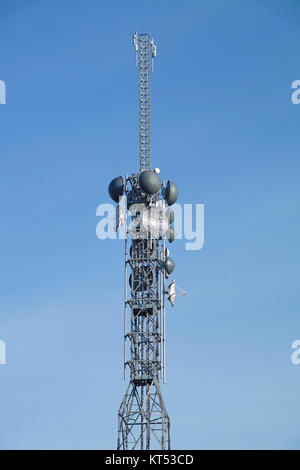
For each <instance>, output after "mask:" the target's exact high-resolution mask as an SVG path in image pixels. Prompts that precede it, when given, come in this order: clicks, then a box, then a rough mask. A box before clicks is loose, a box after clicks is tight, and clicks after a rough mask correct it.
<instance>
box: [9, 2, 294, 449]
mask: <svg viewBox="0 0 300 470" xmlns="http://www.w3.org/2000/svg"><path fill="white" fill-rule="evenodd" d="M299 14H300V5H299V2H297V1H292V0H289V1H268V0H264V1H263V2H261V1H243V2H241V1H237V0H236V1H233V0H226V1H223V0H222V1H221V0H220V1H215V0H214V1H208V0H205V1H204V0H203V1H191V0H188V1H186V2H182V1H180V2H179V1H177V0H176V1H174V0H173V1H166V0H165V1H163V2H158V1H152V2H144V1H129V2H121V1H112V2H101V1H95V0H88V1H83V0H76V1H71V0H68V1H67V0H60V1H58V0H56V1H45V0H39V1H34V0H31V1H27V2H23V1H14V0H12V1H10V2H5V3H4V4H3V5H2V6H1V19H0V26H1V27H0V43H1V46H2V47H1V62H0V79H1V80H5V82H6V86H7V104H6V105H1V106H0V135H1V171H0V208H1V225H0V240H1V244H0V259H1V268H2V269H1V272H0V339H1V340H4V341H5V342H6V347H7V364H6V365H5V366H0V448H3V449H34V448H44V449H48V448H51V449H60V448H68V449H76V448H80V449H93V448H100V449H101V448H104V449H105V448H114V447H115V445H116V438H117V409H118V407H119V404H120V401H121V399H122V396H123V393H124V391H125V386H126V384H125V383H124V382H123V379H122V347H123V345H122V328H123V324H122V292H123V288H122V286H123V274H122V270H121V269H120V266H121V263H122V254H123V244H122V242H121V241H117V240H106V241H100V240H98V239H97V238H96V235H95V229H96V224H97V218H96V216H95V213H96V207H97V205H98V204H99V203H102V202H109V197H108V194H107V186H108V183H109V181H110V180H111V179H112V178H113V177H114V176H118V175H119V174H125V173H130V172H134V171H136V170H137V169H138V90H137V84H138V82H137V80H138V76H137V69H136V68H135V57H134V50H133V47H132V42H131V41H132V38H131V35H132V33H133V32H134V31H138V32H149V33H150V34H151V35H153V37H154V38H155V40H156V43H157V48H158V56H157V60H156V65H155V74H154V75H153V76H152V82H151V93H152V96H151V100H152V101H151V119H152V121H151V133H152V141H151V148H152V157H151V158H152V164H153V167H157V166H158V167H159V168H160V169H161V175H162V176H163V177H164V178H166V179H168V178H171V179H173V180H174V181H175V182H176V183H177V185H178V187H179V190H180V199H179V202H181V203H203V204H205V246H204V248H203V249H202V250H200V251H198V252H195V251H185V250H184V242H183V241H177V242H176V244H175V243H173V244H172V246H171V251H172V257H173V258H174V260H175V262H176V270H175V272H174V273H175V274H174V275H175V278H176V281H177V283H178V285H180V286H181V287H183V288H185V289H186V290H187V291H188V295H187V296H186V297H185V298H179V299H178V301H177V305H176V308H175V309H172V310H171V309H169V310H168V312H167V328H168V330H167V347H166V349H167V383H166V384H165V385H164V386H163V387H162V388H163V395H164V399H165V402H166V405H167V408H168V411H169V414H170V417H171V426H172V427H171V433H172V434H171V439H172V446H173V448H177V449H193V448H194V449H198V448H199V449H200V448H203V449H231V448H237V449H247V448H252V449H261V448H268V449H278V448H282V449H292V448H294V449H295V448H296V449H299V448H300V445H299V442H300V404H299V388H300V366H295V365H292V363H291V359H290V357H291V352H292V350H291V343H292V341H293V340H295V339H299V338H300V321H299V307H300V305H299V304H300V302H299V274H300V273H299V235H300V223H299V206H300V200H299V176H300V175H299V169H300V164H299V148H300V105H298V106H297V105H293V104H292V103H291V92H292V90H291V84H292V82H293V81H294V80H297V79H300V57H299V47H298V45H299V40H300V30H299Z"/></svg>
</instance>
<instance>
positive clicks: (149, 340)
mask: <svg viewBox="0 0 300 470" xmlns="http://www.w3.org/2000/svg"><path fill="white" fill-rule="evenodd" d="M133 43H134V46H135V49H136V53H137V64H138V65H139V109H140V119H139V127H140V128H139V131H140V132H139V135H140V172H139V173H134V174H132V175H131V176H126V177H125V178H122V177H121V176H119V177H117V178H115V179H114V180H112V181H111V183H110V185H109V194H110V196H111V197H112V199H113V200H114V201H116V202H119V201H120V198H121V197H122V196H123V195H124V196H125V198H124V199H125V216H124V226H125V283H124V286H125V289H124V293H125V295H124V296H125V299H124V379H126V371H127V370H129V372H130V381H129V384H128V387H127V390H126V392H125V395H124V398H123V400H122V402H121V405H120V408H119V412H118V443H117V448H118V449H124V450H126V449H170V448H171V444H170V419H169V416H168V413H167V410H166V407H165V404H164V401H163V398H162V394H161V390H160V386H159V380H160V378H161V379H162V380H163V382H165V294H167V293H168V294H169V297H168V298H169V299H170V295H171V294H170V288H171V285H172V286H173V287H174V296H175V284H174V281H172V283H171V285H170V286H169V290H168V291H166V290H165V279H166V278H168V276H169V275H170V274H171V272H172V271H173V269H174V266H175V265H174V262H173V260H172V259H171V258H170V257H169V254H168V250H167V249H166V247H165V239H166V238H167V239H168V240H169V242H172V241H173V239H174V229H173V228H172V227H171V223H172V221H173V218H172V220H171V215H170V210H168V211H167V212H165V204H166V203H167V205H169V206H170V205H172V204H173V203H174V202H175V201H176V199H177V196H178V191H177V187H176V185H175V184H174V183H173V182H171V181H168V184H167V186H166V188H164V187H163V185H162V184H161V181H160V178H159V176H158V173H159V170H158V169H157V168H156V169H155V170H151V169H150V58H152V61H153V58H154V57H155V56H156V46H155V45H154V42H153V39H152V40H151V41H150V40H149V35H148V34H142V35H139V36H138V35H137V33H136V34H134V36H133ZM152 67H153V63H152ZM161 196H162V197H161ZM127 209H128V210H129V212H130V216H131V222H130V223H128V220H127ZM120 211H121V209H120V204H119V205H118V209H117V214H118V222H117V227H116V229H118V227H119V226H120V218H119V215H120ZM166 214H168V215H166ZM173 216H174V213H173ZM129 244H130V247H129ZM128 248H130V249H129V250H128ZM172 295H173V294H172ZM171 303H172V305H173V301H171Z"/></svg>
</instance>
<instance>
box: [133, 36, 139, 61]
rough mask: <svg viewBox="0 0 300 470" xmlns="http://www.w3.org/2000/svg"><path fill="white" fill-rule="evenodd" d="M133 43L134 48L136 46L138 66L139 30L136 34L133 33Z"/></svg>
mask: <svg viewBox="0 0 300 470" xmlns="http://www.w3.org/2000/svg"><path fill="white" fill-rule="evenodd" d="M133 45H134V48H135V65H136V66H137V64H138V58H137V53H138V49H139V46H138V35H137V32H136V33H134V35H133Z"/></svg>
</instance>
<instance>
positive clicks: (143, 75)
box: [133, 33, 156, 171]
mask: <svg viewBox="0 0 300 470" xmlns="http://www.w3.org/2000/svg"><path fill="white" fill-rule="evenodd" d="M133 45H134V48H135V51H136V65H139V107H140V171H143V170H147V169H149V168H150V163H151V162H150V54H151V60H152V72H153V71H154V66H153V59H154V57H156V46H155V44H154V41H153V39H151V41H150V38H149V34H139V35H138V34H137V33H135V34H134V35H133ZM150 48H151V51H150Z"/></svg>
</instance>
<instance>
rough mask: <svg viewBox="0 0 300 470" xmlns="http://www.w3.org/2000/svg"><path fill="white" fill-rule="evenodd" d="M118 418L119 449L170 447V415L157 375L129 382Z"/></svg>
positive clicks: (163, 448)
mask: <svg viewBox="0 0 300 470" xmlns="http://www.w3.org/2000/svg"><path fill="white" fill-rule="evenodd" d="M118 420H119V425H118V447H117V448H118V450H133V449H136V450H138V449H141V450H143V449H146V450H149V449H150V448H151V449H162V450H165V449H168V450H169V449H170V448H171V446H170V419H169V416H168V413H167V410H166V407H165V404H164V401H163V398H162V395H161V391H160V388H159V383H158V381H157V379H156V378H154V379H153V380H152V382H151V383H149V384H139V383H134V382H130V383H129V385H128V388H127V390H126V393H125V395H124V398H123V400H122V403H121V406H120V408H119V413H118ZM144 436H145V438H144Z"/></svg>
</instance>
